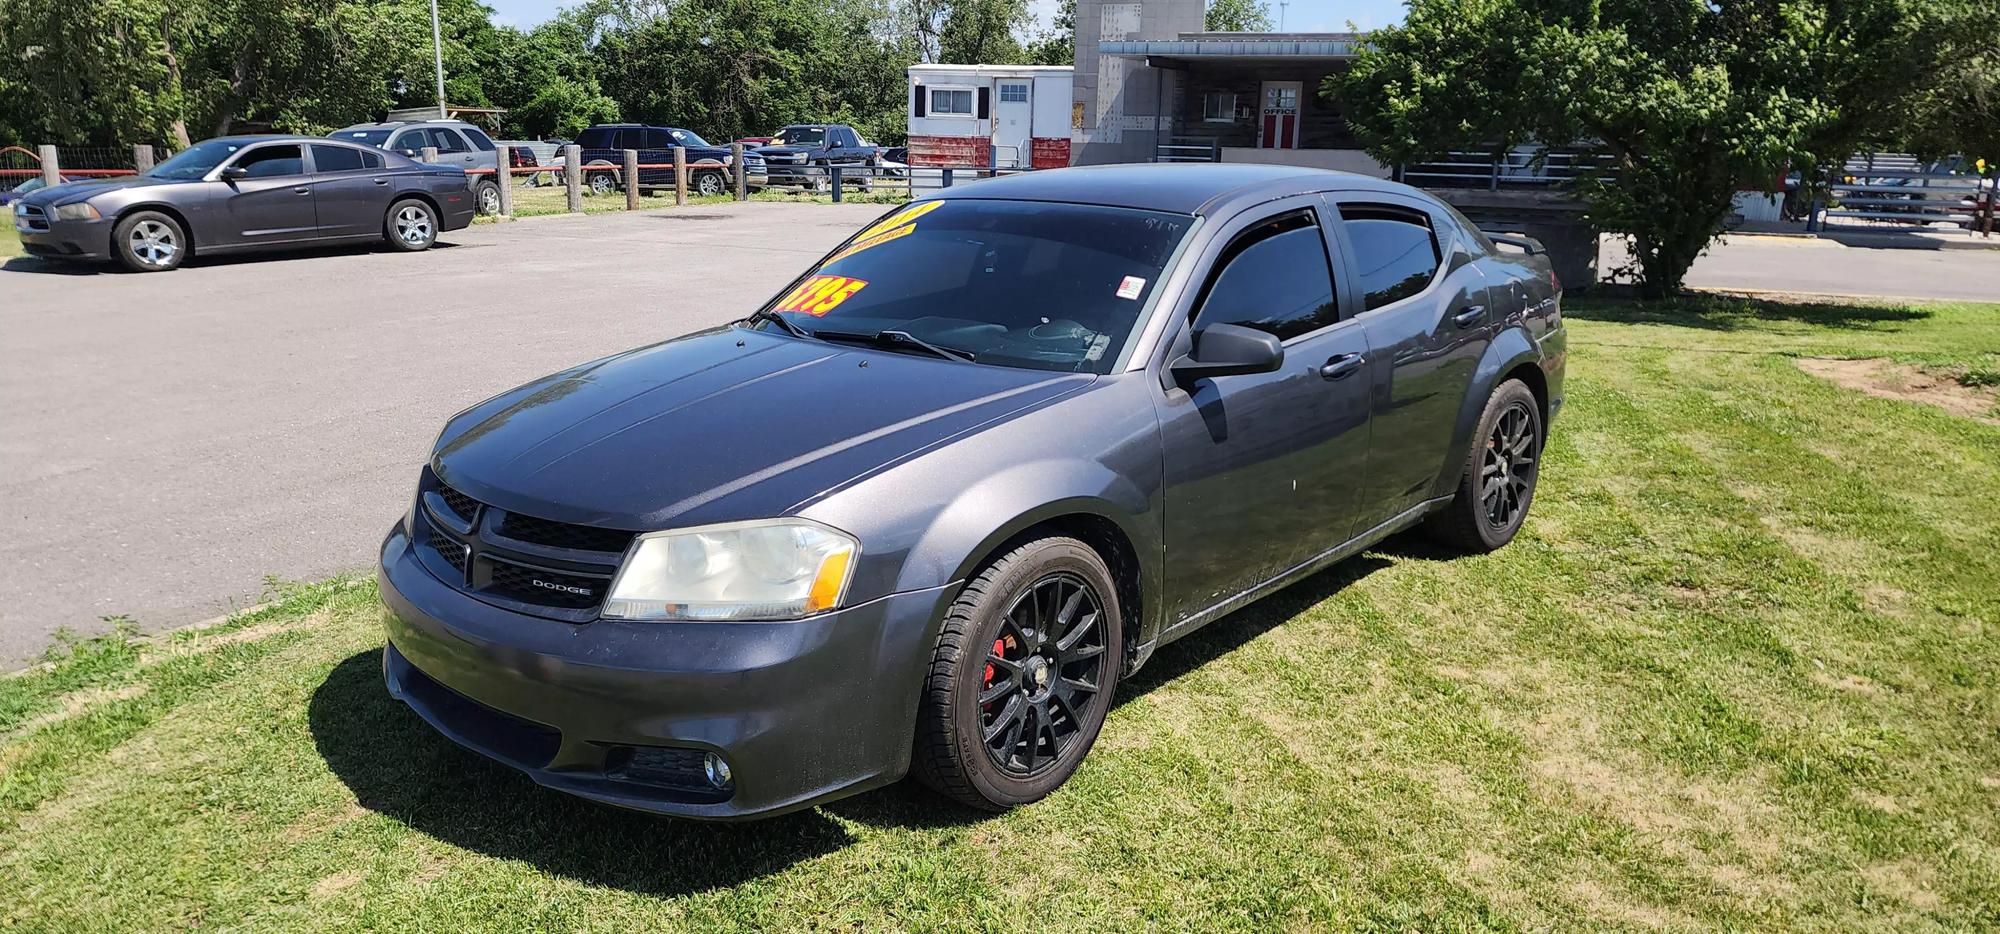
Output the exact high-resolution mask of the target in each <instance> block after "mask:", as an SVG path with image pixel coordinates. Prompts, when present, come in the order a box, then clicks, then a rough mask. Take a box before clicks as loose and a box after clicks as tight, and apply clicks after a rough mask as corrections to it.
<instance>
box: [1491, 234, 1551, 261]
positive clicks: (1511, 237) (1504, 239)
mask: <svg viewBox="0 0 2000 934" xmlns="http://www.w3.org/2000/svg"><path fill="white" fill-rule="evenodd" d="M1480 233H1483V234H1486V239H1488V240H1491V241H1493V242H1494V243H1504V244H1506V245H1508V246H1511V247H1514V248H1515V249H1518V250H1520V251H1521V252H1523V253H1526V254H1528V255H1529V256H1542V255H1544V254H1546V253H1548V252H1549V248H1548V247H1545V246H1543V245H1542V241H1540V240H1537V239H1535V238H1533V237H1530V236H1527V235H1525V234H1501V233H1493V232H1491V231H1485V230H1482V231H1480Z"/></svg>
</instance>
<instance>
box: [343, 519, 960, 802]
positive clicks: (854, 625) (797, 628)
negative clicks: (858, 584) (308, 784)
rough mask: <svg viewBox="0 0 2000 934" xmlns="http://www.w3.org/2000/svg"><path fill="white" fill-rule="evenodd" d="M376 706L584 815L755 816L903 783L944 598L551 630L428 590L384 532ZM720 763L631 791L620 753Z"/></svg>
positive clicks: (434, 587)
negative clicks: (716, 784) (385, 640)
mask: <svg viewBox="0 0 2000 934" xmlns="http://www.w3.org/2000/svg"><path fill="white" fill-rule="evenodd" d="M378 578H379V581H380V583H381V591H382V600H383V602H384V603H385V604H386V605H387V607H388V610H389V612H388V613H387V614H386V623H387V626H388V636H389V645H388V647H387V648H386V649H385V650H384V653H383V673H384V675H385V677H386V679H387V681H388V687H389V693H390V694H391V695H392V696H394V697H396V698H397V699H399V700H402V701H403V702H404V703H407V704H408V705H409V706H410V707H411V708H412V709H413V710H415V711H416V713H417V714H418V715H419V716H421V717H423V718H424V719H425V720H426V721H428V722H429V723H430V724H431V725H432V726H433V727H435V728H437V730H438V731H439V732H441V733H443V734H444V735H445V736H446V737H448V738H450V739H452V740H453V741H455V742H457V743H459V744H461V745H463V746H466V747H468V748H470V749H472V750H474V751H475V752H479V753H482V754H484V755H486V756H488V757H490V758H493V759H496V760H498V761H500V762H503V763H505V764H507V765H510V766H513V767H514V768H516V769H519V770H521V771H523V772H525V773H527V774H528V775H529V777H531V778H533V779H534V780H535V781H536V782H539V783H541V784H543V785H546V786H548V787H550V788H555V789H557V790H560V791H566V792H569V793H571V794H575V795H580V796H582V797H585V798H591V799H594V800H597V801H603V802H606V803H609V804H615V805H619V806H622V807H628V808H634V809H637V810H642V811H651V812H656V813H662V814H672V815H676V816H681V817H693V818H705V819H732V818H744V817H759V816H768V815H772V814H778V813H783V812H785V811H790V810H795V809H798V808H803V807H807V806H810V805H813V804H816V803H819V802H823V801H826V800H830V799H832V798H837V797H843V796H845V795H849V794H853V793H856V792H860V791H865V790H868V789H870V788H874V787H877V786H881V785H885V784H888V783H890V782H894V781H896V780H897V779H899V778H901V777H902V776H903V774H904V773H905V772H906V771H908V768H909V760H910V745H911V737H912V731H913V730H914V727H915V723H916V708H917V700H918V694H919V691H920V689H921V686H922V678H923V674H924V672H925V671H926V670H927V668H928V666H929V662H930V656H931V643H932V641H933V640H934V639H935V633H936V629H935V626H936V623H937V619H938V615H939V613H940V611H941V609H942V607H943V605H944V600H945V588H943V587H940V588H936V589H932V590H926V591H918V592H913V593H904V594H897V595H893V596H889V597H885V598H882V599H880V600H876V601H874V602H872V603H867V604H863V605H861V606H856V607H850V608H848V609H845V610H841V611H839V612H837V613H830V614H827V615H825V616H819V617H814V618H812V619H808V620H801V621H797V622H786V623H634V622H624V621H619V620H597V621H595V622H589V623H583V624H580V625H578V624H570V623H563V622H557V621H555V620H550V619H545V618H542V617H537V616H528V615H524V614H521V613H515V612H512V611H509V610H505V609H501V608H499V607H496V606H493V605H491V604H487V603H484V602H482V601H479V600H476V599H474V598H473V597H471V596H469V595H467V594H465V593H463V592H461V591H459V590H456V589H454V588H452V587H450V586H448V585H446V584H445V583H443V582H441V581H439V580H438V579H437V578H436V577H435V576H433V575H432V574H431V573H430V572H429V571H428V570H426V569H425V568H424V567H423V566H422V565H421V564H420V563H419V562H418V560H417V556H416V554H415V553H414V551H413V550H412V548H411V546H410V541H409V538H408V537H407V535H406V534H405V533H404V531H403V528H402V526H401V525H400V524H399V525H398V526H397V527H396V528H395V529H393V530H391V531H390V533H389V536H388V538H387V539H386V540H385V541H384V542H383V544H382V562H381V567H380V570H379V573H378ZM661 747H666V749H667V750H668V753H669V754H677V753H675V751H677V750H698V751H702V752H707V751H714V752H718V753H720V754H721V755H722V756H723V757H724V758H725V759H726V760H727V761H728V763H729V765H730V767H731V770H732V772H733V778H734V780H733V788H732V789H730V790H729V791H728V792H727V793H726V794H724V793H719V792H715V791H713V790H710V789H697V790H693V791H691V790H689V789H688V788H687V787H685V786H682V785H663V784H660V783H658V782H656V781H647V780H636V779H633V778H632V777H631V772H630V771H629V770H627V769H626V768H625V766H624V763H626V762H628V761H630V760H631V758H632V756H633V754H634V750H635V749H637V750H651V751H658V750H660V748H661Z"/></svg>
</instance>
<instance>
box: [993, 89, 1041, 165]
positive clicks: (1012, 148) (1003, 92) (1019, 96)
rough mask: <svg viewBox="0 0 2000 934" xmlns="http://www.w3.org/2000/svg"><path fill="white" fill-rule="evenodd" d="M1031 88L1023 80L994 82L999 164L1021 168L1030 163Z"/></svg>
mask: <svg viewBox="0 0 2000 934" xmlns="http://www.w3.org/2000/svg"><path fill="white" fill-rule="evenodd" d="M1033 87H1034V82H1032V81H1028V80H1026V79H1022V80H1019V81H998V82H995V83H994V87H993V96H994V98H995V100H994V102H993V145H994V147H995V149H996V151H995V153H994V158H995V160H996V161H997V162H999V164H1001V165H1011V166H1014V167H1016V168H1022V167H1026V166H1027V165H1028V163H1029V158H1030V156H1031V152H1030V149H1029V147H1030V146H1031V145H1032V144H1031V143H1030V140H1031V139H1032V138H1033V135H1034V134H1033V130H1034V123H1035V105H1034V102H1033V101H1032V100H1031V96H1032V95H1033V90H1032V88H1033Z"/></svg>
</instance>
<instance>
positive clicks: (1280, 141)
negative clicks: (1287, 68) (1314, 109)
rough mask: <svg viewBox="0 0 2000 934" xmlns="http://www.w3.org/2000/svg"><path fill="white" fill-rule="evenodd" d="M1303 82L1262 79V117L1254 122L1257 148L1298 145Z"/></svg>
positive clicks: (1296, 146) (1293, 146)
mask: <svg viewBox="0 0 2000 934" xmlns="http://www.w3.org/2000/svg"><path fill="white" fill-rule="evenodd" d="M1304 89H1305V82H1303V81H1266V82H1264V99H1263V117H1262V119H1261V120H1259V121H1258V122H1257V147H1258V148H1259V149H1297V148H1299V94H1300V93H1302V92H1303V91H1304Z"/></svg>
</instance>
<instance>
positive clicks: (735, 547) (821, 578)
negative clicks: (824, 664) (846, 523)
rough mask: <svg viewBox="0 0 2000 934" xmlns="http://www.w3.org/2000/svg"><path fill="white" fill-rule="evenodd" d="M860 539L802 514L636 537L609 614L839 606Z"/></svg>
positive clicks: (699, 615) (658, 615)
mask: <svg viewBox="0 0 2000 934" xmlns="http://www.w3.org/2000/svg"><path fill="white" fill-rule="evenodd" d="M860 553H861V545H860V543H858V542H856V541H855V540H854V539H853V538H852V537H850V536H849V535H847V534H846V533H844V532H839V531H836V530H834V529H831V528H828V527H826V526H824V525H820V524H819V523H817V522H811V521H808V520H805V519H766V520H758V521H754V522H731V523H727V524H723V525H708V526H700V527H697V528H691V529H673V530H669V531H665V532H652V533H648V534H646V535H641V536H639V539H638V542H637V543H636V544H635V545H634V547H633V549H632V553H631V555H630V556H629V557H627V558H626V559H625V566H624V567H622V568H619V569H618V578H617V579H616V580H614V581H612V582H611V595H610V596H609V597H607V598H605V601H604V611H603V612H604V615H605V616H606V617H607V618H611V619H659V620H669V619H672V620H714V621H726V620H786V619H800V618H803V617H807V616H811V615H813V614H815V613H823V612H825V611H827V610H831V609H833V608H835V607H838V606H840V605H841V600H842V599H843V598H845V597H846V596H847V581H848V577H849V574H850V573H851V572H852V571H853V569H854V559H855V557H856V556H858V555H859V554H860Z"/></svg>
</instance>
